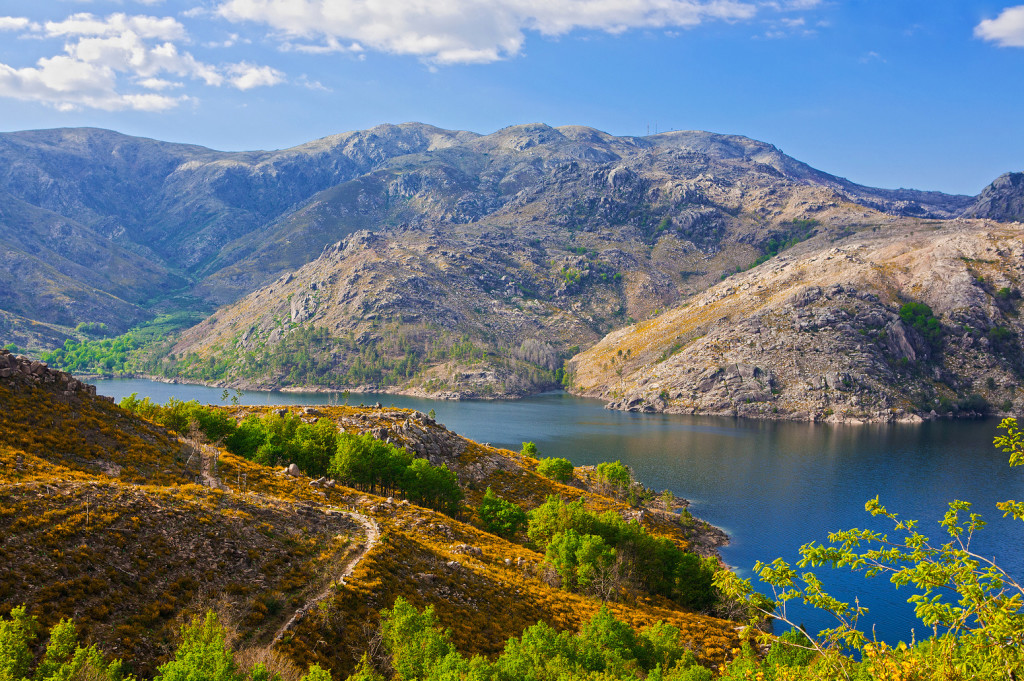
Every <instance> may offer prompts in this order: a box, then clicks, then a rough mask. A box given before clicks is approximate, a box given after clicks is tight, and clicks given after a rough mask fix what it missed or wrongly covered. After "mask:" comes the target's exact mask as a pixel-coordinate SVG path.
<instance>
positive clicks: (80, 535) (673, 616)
mask: <svg viewBox="0 0 1024 681" xmlns="http://www.w3.org/2000/svg"><path fill="white" fill-rule="evenodd" d="M5 362H7V363H9V364H15V365H17V368H15V369H13V370H8V371H3V370H2V369H3V367H4V365H5V364H4V363H5ZM23 369H24V370H23ZM0 404H3V405H4V412H5V418H4V419H3V421H2V422H0V536H2V537H3V542H0V614H4V615H6V614H7V613H8V612H9V611H11V609H12V608H14V607H16V606H18V605H20V604H25V605H26V606H27V610H28V612H29V613H30V614H33V615H36V616H37V617H38V618H39V621H40V623H41V624H42V625H44V626H47V627H48V626H52V625H54V624H56V623H57V622H58V621H59V620H60V619H61V618H64V617H72V618H74V620H75V622H76V624H77V625H78V627H79V631H80V634H81V636H82V638H83V639H84V640H85V641H88V642H94V643H97V644H99V646H100V648H101V649H102V650H104V651H106V652H107V653H108V654H111V655H114V656H117V657H123V658H124V659H125V660H126V661H127V663H128V664H129V665H130V668H131V669H132V670H133V671H134V672H136V673H137V674H140V675H142V676H148V675H151V674H152V673H153V672H154V671H155V669H156V667H157V665H159V664H160V663H162V662H164V661H166V660H167V659H169V657H170V655H171V654H172V652H173V650H174V645H175V642H176V637H175V633H176V632H177V631H178V629H179V627H180V625H181V623H182V622H184V621H186V620H187V619H189V618H190V617H191V616H193V615H197V614H201V613H202V612H204V611H206V610H208V609H212V610H214V611H216V612H217V613H218V614H219V616H220V618H221V621H222V622H225V623H227V626H228V630H229V633H230V637H229V638H230V641H231V643H232V645H233V646H234V647H235V648H236V649H238V650H240V651H243V653H244V654H245V655H247V656H248V658H247V659H257V658H258V659H273V660H276V662H275V664H276V665H277V668H279V669H286V668H287V669H295V668H304V667H305V666H306V665H308V664H309V663H311V662H316V663H318V664H320V665H321V666H323V667H325V668H328V669H330V670H332V671H333V674H334V678H344V676H345V675H347V674H348V673H350V672H351V671H352V670H353V669H354V668H355V666H356V663H357V662H358V661H359V659H360V657H361V656H362V655H363V653H365V652H366V651H367V650H370V649H371V648H372V647H373V645H374V643H373V641H374V638H375V636H376V632H377V628H378V626H379V613H380V612H381V611H382V610H383V609H386V608H390V607H392V606H393V605H394V603H395V600H396V598H398V597H399V596H401V597H403V598H404V599H406V601H408V602H409V603H412V604H414V605H416V606H418V607H421V608H422V607H425V606H428V605H432V606H434V608H435V612H436V617H437V620H438V622H439V623H440V624H442V625H443V626H445V627H448V628H450V629H451V637H452V641H453V643H454V644H455V646H456V647H457V648H458V650H460V651H462V652H463V653H464V654H483V655H489V656H494V655H496V654H497V653H498V652H500V651H501V649H502V648H503V646H504V645H505V643H506V641H507V640H508V639H509V638H511V637H515V636H519V635H520V634H521V633H522V632H523V630H524V629H525V628H527V627H529V626H531V625H533V624H536V623H537V622H538V621H544V622H547V623H548V624H550V625H551V626H553V627H555V628H556V629H559V630H562V629H564V630H570V631H576V630H578V629H579V628H580V627H581V626H582V625H583V624H585V623H586V622H587V621H588V620H589V619H590V618H591V616H592V615H593V614H594V613H596V612H597V611H598V610H599V608H600V606H601V600H600V599H598V598H596V597H594V596H592V595H588V594H586V593H580V592H572V591H569V590H566V589H563V588H560V587H559V586H558V582H557V580H555V579H553V578H552V572H551V570H550V569H549V568H547V567H546V566H545V555H544V553H543V552H540V551H538V550H537V548H536V547H535V546H534V547H531V546H528V540H527V538H526V536H525V535H524V534H523V533H522V532H520V533H517V535H516V536H513V537H512V538H511V540H508V539H504V538H501V537H499V536H496V535H494V534H490V533H488V532H486V531H484V530H483V529H481V527H482V524H481V521H480V518H479V517H478V515H477V514H476V513H475V509H476V507H477V506H478V504H479V502H480V500H481V499H482V497H483V494H484V491H485V490H486V488H487V487H489V486H490V487H492V488H493V489H494V490H496V491H498V492H499V493H500V494H501V495H502V496H504V497H506V498H508V499H511V500H514V501H517V502H519V503H520V504H521V505H522V506H523V507H524V508H526V509H529V508H534V507H536V506H538V505H539V504H541V503H542V502H544V500H545V498H546V497H547V496H548V495H549V494H556V495H560V496H561V497H563V498H564V499H566V500H569V501H571V500H573V499H577V498H579V497H581V496H585V497H586V506H587V508H588V509H589V510H591V511H593V512H595V513H596V512H603V511H608V510H611V511H614V512H616V513H621V514H627V515H631V516H635V515H636V514H637V513H638V510H637V509H635V508H630V507H628V505H627V504H625V503H623V502H622V501H621V500H619V499H617V498H615V497H612V496H605V495H603V494H601V493H600V491H599V490H597V489H596V488H595V486H594V484H592V483H589V482H587V480H586V479H584V478H581V477H579V476H577V477H576V478H575V479H574V480H571V481H570V484H562V483H559V482H555V481H552V480H549V479H548V478H545V477H543V476H541V475H539V474H537V473H536V472H535V471H534V470H533V468H534V467H535V466H536V464H537V461H536V459H532V458H530V457H526V456H522V455H518V454H515V453H513V452H508V451H501V450H496V449H493V448H490V447H485V446H482V445H479V444H477V443H474V442H470V441H467V440H465V439H463V438H461V437H459V436H458V435H456V434H454V433H451V432H449V431H447V430H446V429H444V428H443V426H439V425H437V424H434V423H433V422H432V420H431V419H429V418H428V417H425V416H424V415H422V414H418V413H417V412H411V411H407V410H397V409H391V410H374V409H360V408H354V407H327V408H318V409H317V410H308V409H307V410H303V409H297V408H292V409H291V410H290V411H287V410H281V411H285V412H286V413H287V416H288V418H294V419H299V420H302V421H303V422H306V423H315V422H316V421H319V420H320V419H327V420H329V421H330V422H331V423H333V424H334V425H335V426H336V427H337V428H338V429H339V430H344V431H349V432H352V433H373V434H377V435H381V436H383V437H385V438H388V439H391V441H392V442H394V443H399V444H402V443H404V444H405V445H407V448H408V449H410V450H412V451H422V452H423V456H425V457H428V458H430V459H432V460H434V461H438V462H443V463H445V464H446V465H450V468H451V470H453V471H454V472H455V475H456V477H457V478H458V480H459V484H460V486H461V488H462V489H463V491H464V494H465V499H464V502H463V504H462V506H461V508H460V510H459V511H458V512H455V513H453V514H444V513H440V512H437V511H433V510H430V509H428V508H424V507H420V506H417V505H415V504H412V503H409V502H408V501H405V500H402V499H400V498H383V497H380V496H377V495H374V494H370V493H368V492H364V491H360V490H357V489H353V488H350V487H345V486H342V485H338V484H335V485H328V484H326V483H325V482H323V481H319V482H318V481H317V480H314V479H311V478H309V477H306V476H303V475H299V476H292V475H288V474H286V473H285V472H284V471H283V470H282V469H281V468H280V467H277V466H274V467H270V466H263V465H260V464H258V463H255V462H253V461H250V460H248V459H246V458H243V457H241V456H238V455H235V454H232V453H230V452H228V451H227V450H226V449H224V448H223V446H222V445H221V444H219V443H211V442H208V441H205V440H204V438H203V436H202V434H201V433H199V432H197V430H196V428H195V427H191V428H186V429H183V430H186V431H188V432H186V433H185V434H182V433H179V432H175V431H172V430H170V429H168V428H166V427H164V426H161V425H159V424H157V423H156V422H154V421H149V420H146V419H143V418H140V417H139V416H137V415H136V414H134V413H132V412H129V411H126V410H124V409H122V408H120V407H118V406H116V405H114V404H113V403H111V402H110V401H108V400H106V399H104V398H102V397H97V396H95V395H94V394H92V391H91V390H90V387H89V386H85V385H82V384H80V383H78V382H77V381H74V379H72V378H71V377H69V376H68V375H67V374H61V373H59V372H55V371H52V370H50V369H48V368H46V367H44V366H42V365H39V364H38V363H35V365H33V364H31V363H29V362H28V361H27V360H26V361H19V360H17V359H15V358H14V356H13V355H10V354H6V353H0ZM217 411H218V412H220V413H222V415H224V416H227V417H228V419H229V420H230V421H231V422H232V423H234V422H235V420H236V419H243V418H244V417H245V416H250V415H251V416H253V417H261V416H263V417H266V416H268V415H269V416H273V417H275V418H280V414H279V413H278V410H271V409H268V408H262V409H261V408H242V407H229V408H224V409H221V410H217ZM197 481H198V483H199V484H197ZM643 515H644V522H645V524H646V525H647V526H648V527H649V528H650V531H651V532H653V533H655V534H658V535H661V536H666V537H668V538H670V539H671V540H672V541H673V542H675V543H676V544H677V545H678V546H681V547H685V546H687V544H688V538H687V534H686V533H687V530H686V529H685V528H683V527H681V526H680V525H678V524H677V523H675V522H673V521H672V519H671V517H672V516H670V515H669V514H664V513H663V514H659V513H656V512H654V511H647V512H646V513H644V514H643ZM349 572H351V574H348V573H349ZM609 606H610V609H611V612H612V613H614V615H615V616H616V617H617V618H618V619H619V620H621V621H623V622H627V623H628V624H629V625H631V626H633V627H636V628H637V629H641V628H644V627H648V626H651V625H653V624H654V623H655V622H657V621H659V620H661V621H665V622H668V623H672V624H673V625H675V626H677V627H678V628H679V629H680V630H681V631H682V632H683V633H682V636H683V637H684V638H685V641H686V644H687V645H688V646H690V647H692V649H693V650H694V651H695V653H696V655H697V659H698V661H700V662H701V663H702V664H705V665H707V666H713V665H717V664H719V663H721V662H723V661H724V660H725V659H726V658H727V657H729V656H730V654H731V653H730V651H732V650H733V649H734V648H735V647H736V646H737V645H738V640H737V637H736V631H735V628H734V627H735V625H734V624H733V623H732V622H729V621H726V620H722V619H718V618H715V617H711V616H708V615H705V614H700V613H697V612H692V611H690V610H689V609H687V608H685V607H682V606H680V605H679V604H678V603H676V602H675V601H673V600H671V599H669V598H667V597H665V596H657V595H651V594H644V593H642V592H640V591H637V590H635V589H633V590H624V591H623V592H622V593H621V595H619V596H616V600H615V602H612V603H610V604H609Z"/></svg>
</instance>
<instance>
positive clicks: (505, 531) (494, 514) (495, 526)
mask: <svg viewBox="0 0 1024 681" xmlns="http://www.w3.org/2000/svg"><path fill="white" fill-rule="evenodd" d="M476 512H477V515H479V516H480V520H481V521H482V522H483V524H484V529H485V530H487V531H488V532H493V533H494V534H497V535H499V536H501V537H514V536H515V535H516V534H518V533H519V532H520V531H521V530H523V529H524V528H525V527H526V524H527V522H526V512H525V511H524V510H523V509H522V507H520V506H519V505H518V504H514V503H512V502H511V501H506V500H505V499H502V498H501V497H499V496H498V495H497V494H495V493H494V492H493V491H491V488H490V487H488V488H487V491H486V492H485V493H484V498H483V500H482V501H481V502H480V506H479V508H477V511H476Z"/></svg>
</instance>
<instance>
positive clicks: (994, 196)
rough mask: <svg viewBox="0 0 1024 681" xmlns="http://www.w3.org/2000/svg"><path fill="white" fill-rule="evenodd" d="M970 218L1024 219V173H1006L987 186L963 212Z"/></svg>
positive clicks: (1010, 220)
mask: <svg viewBox="0 0 1024 681" xmlns="http://www.w3.org/2000/svg"><path fill="white" fill-rule="evenodd" d="M963 215H964V217H968V218H988V219H989V220H998V221H1000V222H1014V221H1016V222H1021V221H1024V173H1006V174H1005V175H1000V176H999V177H997V178H996V179H995V180H994V181H993V182H992V184H990V185H989V186H987V187H985V188H984V189H983V190H982V191H981V193H980V194H978V197H977V199H975V201H974V203H973V204H972V205H971V206H969V207H968V208H967V210H965V211H964V213H963Z"/></svg>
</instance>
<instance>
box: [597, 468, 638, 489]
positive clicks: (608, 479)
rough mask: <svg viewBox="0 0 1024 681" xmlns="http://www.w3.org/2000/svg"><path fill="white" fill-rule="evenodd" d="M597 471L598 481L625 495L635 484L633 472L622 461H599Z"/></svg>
mask: <svg viewBox="0 0 1024 681" xmlns="http://www.w3.org/2000/svg"><path fill="white" fill-rule="evenodd" d="M596 472H597V481H598V482H599V483H600V484H602V485H604V486H606V487H609V488H611V490H612V491H613V493H615V494H618V495H621V496H625V495H626V494H627V493H628V492H629V489H630V487H631V486H632V485H633V472H632V471H630V470H629V467H628V466H626V465H625V464H623V463H622V462H621V461H616V462H614V463H608V462H607V461H606V462H604V463H599V464H598V465H597V471H596Z"/></svg>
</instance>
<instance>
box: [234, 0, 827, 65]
mask: <svg viewBox="0 0 1024 681" xmlns="http://www.w3.org/2000/svg"><path fill="white" fill-rule="evenodd" d="M799 1H800V2H807V1H809V0H799ZM787 4H788V3H787ZM757 10H758V7H757V5H755V4H753V3H752V2H744V1H741V0H621V1H616V0H492V1H491V2H481V1H480V0H433V1H432V2H425V1H424V0H390V1H389V2H367V1H366V0H225V1H224V2H222V3H221V4H220V6H219V7H218V8H217V13H218V14H219V15H220V16H222V17H224V18H226V19H228V20H229V21H235V22H242V21H252V22H256V23H261V24H265V25H267V26H269V27H270V28H271V29H272V30H273V31H275V32H277V33H279V34H280V35H281V36H283V37H284V38H286V39H287V40H288V42H286V46H288V47H290V48H291V49H295V50H300V49H301V50H304V51H321V52H336V51H342V49H347V50H349V51H351V47H349V48H343V46H342V43H343V42H344V43H355V44H357V45H360V46H366V47H369V48H372V49H376V50H382V51H385V52H392V53H395V54H405V55H413V56H416V57H419V58H421V59H423V60H425V61H428V62H433V63H439V64H450V63H486V62H493V61H496V60H499V59H504V58H507V57H511V56H514V55H516V54H518V53H519V52H520V50H521V49H522V46H523V42H524V41H525V32H526V31H536V32H538V33H541V34H543V35H546V36H559V35H564V34H566V33H568V32H570V31H573V30H577V29H587V30H597V31H605V32H608V33H621V32H623V31H627V30H630V29H634V28H681V27H692V26H696V25H699V24H701V23H703V22H704V21H708V20H724V21H736V20H745V19H750V18H752V17H753V16H754V15H755V14H756V13H757ZM295 40H315V41H322V44H321V45H304V44H295V43H294V42H293V41H295ZM339 48H342V49H339Z"/></svg>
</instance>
